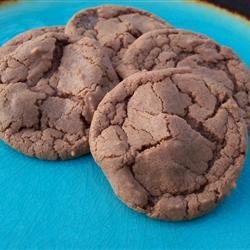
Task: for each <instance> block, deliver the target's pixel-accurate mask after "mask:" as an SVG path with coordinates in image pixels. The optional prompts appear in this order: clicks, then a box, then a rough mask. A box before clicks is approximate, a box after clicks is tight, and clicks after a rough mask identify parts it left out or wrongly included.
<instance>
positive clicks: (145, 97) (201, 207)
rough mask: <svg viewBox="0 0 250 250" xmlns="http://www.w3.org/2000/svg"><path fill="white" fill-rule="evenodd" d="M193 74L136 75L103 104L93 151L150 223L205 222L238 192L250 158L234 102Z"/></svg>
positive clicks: (119, 192) (124, 197)
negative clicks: (151, 219)
mask: <svg viewBox="0 0 250 250" xmlns="http://www.w3.org/2000/svg"><path fill="white" fill-rule="evenodd" d="M218 86H219V85H215V84H212V83H211V82H210V81H209V80H208V79H207V78H206V77H204V78H203V77H202V75H197V74H194V73H192V72H191V70H190V69H188V68H179V69H178V68H177V69H165V70H156V71H151V72H143V73H137V74H135V75H133V76H130V77H128V78H126V79H125V80H124V81H123V82H121V83H120V84H119V85H117V86H116V87H115V88H114V89H113V90H111V91H110V92H109V93H108V94H107V95H106V96H105V97H104V98H103V100H102V101H101V103H100V104H99V106H98V108H97V111H96V112H95V114H94V117H93V120H92V124H91V128H90V149H91V152H92V154H93V156H94V158H95V160H96V162H97V163H98V164H99V165H100V167H101V168H102V170H103V171H104V173H105V175H106V176H107V178H108V180H109V182H110V183H111V185H112V187H113V190H114V192H115V193H116V195H117V196H118V197H119V198H120V199H121V200H122V201H123V202H124V203H126V204H127V205H128V206H129V207H131V208H133V209H135V210H138V211H140V212H143V213H145V214H147V215H148V216H150V217H154V218H158V219H168V220H184V219H191V218H194V217H197V216H200V215H202V214H204V213H206V212H208V211H209V210H211V209H212V208H213V207H215V206H216V205H217V203H218V202H219V201H220V200H222V199H223V198H224V197H225V196H226V195H227V194H228V193H229V192H230V190H231V189H232V188H233V187H235V185H236V180H237V177H238V175H239V173H240V170H241V168H242V165H243V162H244V159H245V154H246V139H247V134H246V127H245V123H244V121H243V120H242V118H241V116H240V114H239V110H240V109H239V108H238V105H237V104H236V102H235V101H234V100H233V99H232V98H230V97H228V96H227V93H226V92H223V91H222V90H221V89H220V88H219V87H218Z"/></svg>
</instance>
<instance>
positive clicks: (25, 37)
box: [0, 26, 64, 58]
mask: <svg viewBox="0 0 250 250" xmlns="http://www.w3.org/2000/svg"><path fill="white" fill-rule="evenodd" d="M49 32H54V33H64V26H51V27H43V28H36V29H31V30H28V31H26V32H23V33H21V34H19V35H17V36H15V37H13V38H12V39H11V40H10V41H9V42H7V43H5V44H4V45H3V46H2V47H0V58H1V57H2V56H4V55H6V54H8V53H11V52H12V51H14V50H15V49H16V48H17V47H18V46H19V45H21V44H23V43H24V42H27V41H30V40H32V39H35V38H36V37H38V36H41V35H43V34H46V33H49Z"/></svg>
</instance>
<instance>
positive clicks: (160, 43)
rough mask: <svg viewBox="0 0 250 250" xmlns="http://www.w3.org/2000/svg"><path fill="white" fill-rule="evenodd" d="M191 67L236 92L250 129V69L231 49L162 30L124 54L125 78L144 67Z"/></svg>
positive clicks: (196, 36)
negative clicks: (249, 69)
mask: <svg viewBox="0 0 250 250" xmlns="http://www.w3.org/2000/svg"><path fill="white" fill-rule="evenodd" d="M184 66H188V67H191V68H192V69H193V71H194V72H196V73H201V74H202V75H205V76H206V77H208V78H210V79H211V81H213V82H215V83H217V84H219V86H220V87H221V88H222V89H223V90H224V91H227V93H228V94H229V95H233V97H234V98H235V99H236V101H237V103H238V104H239V106H240V107H241V108H242V110H243V113H244V117H245V120H246V123H247V125H248V129H250V91H249V90H250V72H249V71H248V70H247V69H246V67H245V65H244V64H243V63H242V62H241V61H240V59H239V58H238V57H237V55H236V54H235V53H234V52H233V51H232V50H231V49H229V48H226V47H223V46H219V45H218V44H217V43H215V42H214V41H212V40H211V39H209V38H207V37H205V36H203V35H199V34H196V33H193V32H189V31H184V30H176V29H162V30H156V31H152V32H149V33H147V34H144V35H143V36H141V37H140V38H139V39H137V40H136V41H135V42H134V43H133V44H132V45H131V46H130V47H129V49H128V50H127V52H126V53H125V54H124V56H123V58H122V60H121V63H120V65H118V66H117V72H118V73H119V74H120V76H121V77H122V78H126V77H127V76H129V75H131V74H134V73H136V72H138V71H142V70H155V69H163V68H169V67H184Z"/></svg>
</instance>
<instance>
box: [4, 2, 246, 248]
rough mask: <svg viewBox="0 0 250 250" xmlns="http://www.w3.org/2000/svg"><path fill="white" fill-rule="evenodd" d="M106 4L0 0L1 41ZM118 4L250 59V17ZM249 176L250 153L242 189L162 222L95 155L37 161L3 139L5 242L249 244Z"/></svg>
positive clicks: (192, 7)
mask: <svg viewBox="0 0 250 250" xmlns="http://www.w3.org/2000/svg"><path fill="white" fill-rule="evenodd" d="M103 3H104V1H101V2H100V1H99V2H98V1H95V0H93V1H88V2H79V1H70V2H69V1H68V2H67V1H61V2H54V3H52V1H29V2H21V3H18V4H14V5H10V6H0V44H3V43H4V42H6V41H7V40H8V39H10V38H11V37H13V36H14V35H16V34H18V33H20V32H22V31H25V30H27V29H30V28H34V27H40V26H45V25H59V24H60V25H61V24H65V23H66V21H67V20H68V19H69V18H70V17H71V15H72V14H73V13H74V12H75V11H77V10H79V9H81V8H84V7H90V6H94V5H98V4H103ZM105 3H108V2H105ZM109 3H110V2H109ZM112 3H118V1H117V2H115V1H113V2H112ZM119 3H121V4H127V5H131V6H135V7H139V8H144V9H146V10H149V11H152V12H153V13H155V14H157V15H159V16H161V17H162V18H164V19H166V20H168V21H169V22H170V23H172V24H173V25H174V26H176V27H180V28H186V29H189V30H193V31H197V32H200V33H203V34H206V35H208V36H209V37H211V38H213V39H215V40H216V41H218V42H219V43H220V44H223V45H228V46H229V47H232V48H233V49H234V50H235V51H236V52H237V53H238V54H239V56H240V57H241V58H242V60H243V61H245V62H246V63H247V64H248V65H250V23H247V21H244V20H243V19H240V18H238V17H235V16H232V15H230V14H228V13H226V12H224V11H221V10H219V9H215V8H213V7H208V6H205V5H198V4H197V3H194V2H193V3H192V2H189V3H187V2H182V1H152V2H151V3H150V2H146V1H144V2H142V1H140V2H139V1H137V2H133V1H127V2H124V1H119ZM249 179H250V160H247V161H246V163H245V168H244V171H243V172H242V175H241V178H240V180H239V182H238V186H237V189H236V190H235V191H234V192H233V193H232V195H231V196H230V197H229V198H227V199H226V200H225V201H224V202H223V203H222V204H221V205H220V206H219V207H218V208H217V209H215V210H214V211H213V212H212V213H210V214H209V215H207V216H204V217H202V218H199V219H196V220H193V221H189V222H179V223H170V222H162V221H156V220H152V219H149V218H147V217H145V216H144V215H141V214H138V213H136V212H134V211H132V210H130V209H128V208H127V207H126V206H125V205H123V204H122V203H121V202H120V201H119V200H118V199H116V197H115V195H114V194H113V193H112V190H111V188H110V186H109V184H108V182H107V180H106V179H105V177H104V175H103V174H102V172H101V170H100V169H99V168H98V167H97V165H96V164H95V163H94V161H93V159H92V157H91V156H85V157H81V158H79V159H76V160H71V161H65V162H59V161H58V162H48V161H39V160H36V159H31V158H28V157H26V156H24V155H22V154H20V153H18V152H16V151H14V150H12V149H11V148H9V147H8V146H7V145H5V144H4V143H0V249H7V248H12V249H13V248H16V249H24V248H32V249H44V248H47V249H48V248H50V249H66V248H67V249H69V248H71V249H72V248H73V249H100V248H101V249H249V248H250V188H249V186H250V181H249Z"/></svg>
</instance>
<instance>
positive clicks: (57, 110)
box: [0, 33, 118, 160]
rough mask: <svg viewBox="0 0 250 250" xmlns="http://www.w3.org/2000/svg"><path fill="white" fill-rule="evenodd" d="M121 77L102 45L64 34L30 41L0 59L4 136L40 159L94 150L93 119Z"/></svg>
mask: <svg viewBox="0 0 250 250" xmlns="http://www.w3.org/2000/svg"><path fill="white" fill-rule="evenodd" d="M117 83H118V77H117V75H116V73H115V71H114V69H113V67H112V65H111V62H110V60H109V58H108V56H107V55H106V54H105V53H104V51H103V49H102V47H101V46H100V45H99V43H98V42H97V41H95V40H93V39H90V38H87V37H86V38H83V39H81V40H79V41H77V42H75V43H70V42H69V38H68V37H67V36H66V35H65V34H62V33H45V34H44V35H41V36H37V37H36V38H34V39H32V40H27V41H25V42H23V43H21V44H19V46H18V47H17V48H16V49H15V50H13V51H12V52H11V53H8V54H7V55H5V56H4V57H2V58H0V138H2V139H3V140H4V141H5V142H7V143H8V144H9V145H11V146H12V147H14V148H15V149H17V150H19V151H21V152H23V153H24V154H27V155H29V156H35V157H38V158H41V159H48V160H56V159H69V158H74V157H77V156H80V155H83V154H85V153H88V152H89V145H88V132H89V126H90V122H91V120H92V115H93V113H94V111H95V109H96V107H97V105H98V103H99V102H100V100H101V99H102V97H103V96H104V95H105V94H106V92H108V91H109V90H110V89H111V88H113V87H114V86H115V85H116V84H117Z"/></svg>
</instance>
